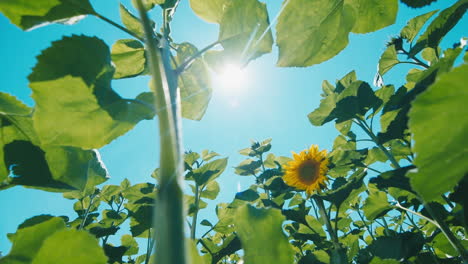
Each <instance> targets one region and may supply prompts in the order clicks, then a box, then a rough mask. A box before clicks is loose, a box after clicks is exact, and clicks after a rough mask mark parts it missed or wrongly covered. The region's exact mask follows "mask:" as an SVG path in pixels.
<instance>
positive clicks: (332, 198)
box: [317, 171, 366, 208]
mask: <svg viewBox="0 0 468 264" xmlns="http://www.w3.org/2000/svg"><path fill="white" fill-rule="evenodd" d="M355 175H356V176H355V177H352V178H351V179H350V180H349V181H348V182H346V184H339V185H335V186H334V188H333V189H332V190H329V191H327V192H325V193H323V194H320V195H317V196H320V197H321V198H322V199H324V200H326V201H329V202H331V203H333V204H334V205H335V206H336V207H337V208H338V207H340V206H341V204H342V203H343V202H344V201H345V200H346V199H348V197H349V196H350V194H351V193H352V192H353V191H354V190H356V189H359V188H360V187H361V186H362V184H363V179H364V177H365V176H366V173H365V172H363V171H358V172H357V173H356V174H355ZM338 179H344V178H338ZM338 179H337V180H338ZM335 181H336V180H335ZM338 181H340V180H338Z"/></svg>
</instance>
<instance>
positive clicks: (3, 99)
mask: <svg viewBox="0 0 468 264" xmlns="http://www.w3.org/2000/svg"><path fill="white" fill-rule="evenodd" d="M31 112H32V111H31V108H29V107H28V106H26V105H25V104H23V102H21V101H19V100H18V99H17V98H16V97H14V96H12V95H10V94H7V93H2V92H0V115H12V114H14V115H29V114H31Z"/></svg>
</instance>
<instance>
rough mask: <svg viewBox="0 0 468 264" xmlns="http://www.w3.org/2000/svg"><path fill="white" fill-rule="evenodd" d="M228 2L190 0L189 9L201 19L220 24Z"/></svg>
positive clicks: (224, 0)
mask: <svg viewBox="0 0 468 264" xmlns="http://www.w3.org/2000/svg"><path fill="white" fill-rule="evenodd" d="M228 3H229V1H228V0H190V7H191V8H192V10H193V12H195V14H196V15H197V16H199V17H200V18H201V19H203V20H205V21H206V22H211V23H221V19H222V17H223V14H224V10H225V9H226V5H227V4H228Z"/></svg>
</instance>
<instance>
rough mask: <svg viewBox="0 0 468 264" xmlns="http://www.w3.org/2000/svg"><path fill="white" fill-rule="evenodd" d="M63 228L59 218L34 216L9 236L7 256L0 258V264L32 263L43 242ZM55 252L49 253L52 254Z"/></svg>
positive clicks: (61, 220)
mask: <svg viewBox="0 0 468 264" xmlns="http://www.w3.org/2000/svg"><path fill="white" fill-rule="evenodd" d="M64 228H65V223H64V222H63V219H62V218H60V217H52V216H47V215H42V216H35V217H33V218H30V219H28V220H26V221H25V222H24V223H23V224H21V225H20V226H19V227H18V230H17V231H16V233H14V234H10V235H9V239H10V241H11V243H12V246H11V250H10V252H9V253H8V255H7V256H5V257H3V258H0V263H1V264H29V263H32V261H33V259H34V258H35V257H36V255H37V253H38V251H39V250H40V249H41V247H42V245H43V243H44V240H45V239H46V238H47V237H49V236H51V235H52V234H54V233H55V232H57V231H59V230H63V229H64ZM54 251H55V250H53V251H52V252H50V254H52V253H53V252H54Z"/></svg>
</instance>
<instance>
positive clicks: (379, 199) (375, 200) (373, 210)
mask: <svg viewBox="0 0 468 264" xmlns="http://www.w3.org/2000/svg"><path fill="white" fill-rule="evenodd" d="M392 208H393V207H392V206H391V205H390V203H389V202H388V199H387V194H386V193H385V192H382V191H379V190H378V189H375V190H372V189H371V190H370V193H369V196H368V197H367V199H366V201H365V202H364V205H363V207H362V210H363V211H364V215H365V216H366V218H367V219H369V220H371V221H372V220H375V219H376V218H379V217H381V216H383V215H385V214H386V213H387V212H388V211H389V210H391V209H392Z"/></svg>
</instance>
